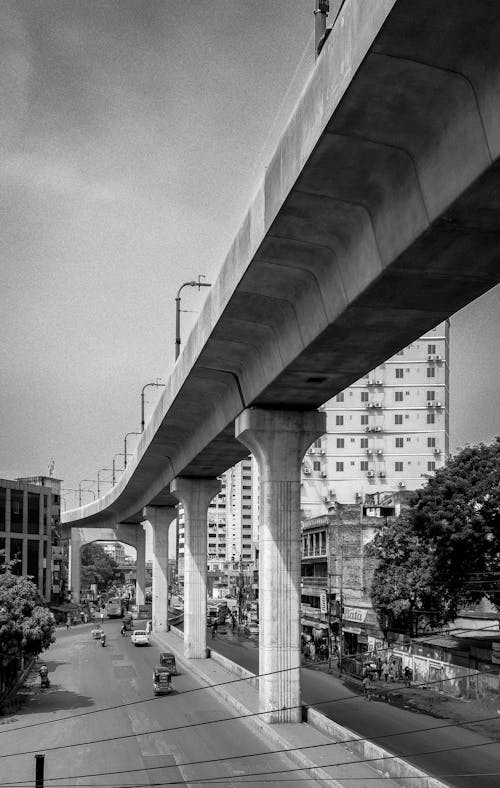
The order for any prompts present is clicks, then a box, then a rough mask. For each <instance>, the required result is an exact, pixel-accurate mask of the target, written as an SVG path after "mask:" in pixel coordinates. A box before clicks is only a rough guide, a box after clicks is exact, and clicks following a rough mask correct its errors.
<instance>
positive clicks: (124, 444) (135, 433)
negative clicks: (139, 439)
mask: <svg viewBox="0 0 500 788" xmlns="http://www.w3.org/2000/svg"><path fill="white" fill-rule="evenodd" d="M140 434H141V433H140V432H127V434H126V435H125V437H124V439H123V454H124V457H125V468H126V467H127V438H128V436H129V435H140Z"/></svg>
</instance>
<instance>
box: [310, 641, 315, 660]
mask: <svg viewBox="0 0 500 788" xmlns="http://www.w3.org/2000/svg"><path fill="white" fill-rule="evenodd" d="M309 656H310V657H311V662H314V661H315V659H316V646H315V645H314V641H312V640H311V644H310V646H309Z"/></svg>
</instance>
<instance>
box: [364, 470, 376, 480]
mask: <svg viewBox="0 0 500 788" xmlns="http://www.w3.org/2000/svg"><path fill="white" fill-rule="evenodd" d="M366 475H367V476H368V478H369V479H371V478H372V477H373V476H375V471H368V472H367V474H366Z"/></svg>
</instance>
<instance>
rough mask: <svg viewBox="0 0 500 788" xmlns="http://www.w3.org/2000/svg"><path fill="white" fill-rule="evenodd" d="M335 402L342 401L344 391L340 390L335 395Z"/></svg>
mask: <svg viewBox="0 0 500 788" xmlns="http://www.w3.org/2000/svg"><path fill="white" fill-rule="evenodd" d="M335 400H336V402H343V401H344V392H343V391H341V392H340V394H337V396H336V397H335Z"/></svg>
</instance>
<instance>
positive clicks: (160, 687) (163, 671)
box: [153, 665, 173, 695]
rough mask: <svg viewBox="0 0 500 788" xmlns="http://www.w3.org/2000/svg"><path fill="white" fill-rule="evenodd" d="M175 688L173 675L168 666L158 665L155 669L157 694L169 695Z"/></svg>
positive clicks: (154, 680) (154, 685)
mask: <svg viewBox="0 0 500 788" xmlns="http://www.w3.org/2000/svg"><path fill="white" fill-rule="evenodd" d="M172 690H173V686H172V677H171V675H170V671H169V670H168V668H165V667H163V666H162V665H156V667H155V669H154V671H153V692H154V694H155V695H169V694H170V693H171V692H172Z"/></svg>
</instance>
